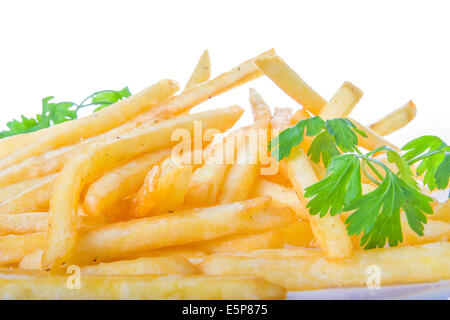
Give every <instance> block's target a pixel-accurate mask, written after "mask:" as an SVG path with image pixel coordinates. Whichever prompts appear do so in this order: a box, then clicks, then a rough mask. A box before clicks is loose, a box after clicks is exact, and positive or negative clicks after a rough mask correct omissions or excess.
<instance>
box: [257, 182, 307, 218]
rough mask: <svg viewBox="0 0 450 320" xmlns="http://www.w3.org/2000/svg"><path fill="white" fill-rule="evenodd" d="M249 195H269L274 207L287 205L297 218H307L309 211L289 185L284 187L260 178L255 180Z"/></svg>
mask: <svg viewBox="0 0 450 320" xmlns="http://www.w3.org/2000/svg"><path fill="white" fill-rule="evenodd" d="M251 196H253V197H271V198H272V203H271V206H272V207H275V208H284V207H288V208H290V209H291V210H292V211H294V212H295V213H296V214H297V217H298V218H302V219H305V220H308V219H309V212H308V211H307V210H306V208H305V207H304V206H303V204H302V203H301V201H300V200H299V199H298V197H297V194H296V193H295V190H294V189H293V188H291V187H285V186H282V185H280V184H277V183H274V182H270V181H268V180H266V179H263V178H260V179H258V181H257V182H256V184H255V186H254V188H253V190H252V192H251Z"/></svg>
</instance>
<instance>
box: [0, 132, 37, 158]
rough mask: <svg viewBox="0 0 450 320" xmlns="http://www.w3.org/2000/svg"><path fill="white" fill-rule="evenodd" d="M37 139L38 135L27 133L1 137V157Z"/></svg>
mask: <svg viewBox="0 0 450 320" xmlns="http://www.w3.org/2000/svg"><path fill="white" fill-rule="evenodd" d="M35 139H36V135H31V134H27V133H26V134H19V135H16V136H12V137H6V138H2V139H0V159H1V158H4V157H6V156H7V155H9V154H10V153H11V152H13V151H14V150H17V149H19V148H22V147H23V146H25V145H27V144H29V143H33V141H34V140H35Z"/></svg>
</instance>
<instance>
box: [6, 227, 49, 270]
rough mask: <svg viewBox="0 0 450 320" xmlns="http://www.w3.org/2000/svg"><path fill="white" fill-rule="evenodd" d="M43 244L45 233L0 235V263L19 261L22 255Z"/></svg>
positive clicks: (39, 247) (41, 246)
mask: <svg viewBox="0 0 450 320" xmlns="http://www.w3.org/2000/svg"><path fill="white" fill-rule="evenodd" d="M44 246H45V233H31V234H25V235H8V236H2V237H0V265H7V264H13V263H17V262H20V260H22V258H23V257H24V256H26V255H27V254H28V253H30V252H32V251H34V250H35V249H42V248H43V247H44Z"/></svg>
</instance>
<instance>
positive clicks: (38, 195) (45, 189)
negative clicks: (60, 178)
mask: <svg viewBox="0 0 450 320" xmlns="http://www.w3.org/2000/svg"><path fill="white" fill-rule="evenodd" d="M56 178H57V175H56V174H55V175H50V176H47V177H44V178H38V179H37V180H36V181H35V183H34V185H32V186H31V187H29V188H27V189H24V190H22V192H19V193H18V194H17V195H16V196H15V197H13V198H9V199H6V200H3V201H2V202H0V214H11V213H24V212H41V211H47V210H48V208H49V202H50V196H51V194H52V191H53V186H54V184H55V181H56Z"/></svg>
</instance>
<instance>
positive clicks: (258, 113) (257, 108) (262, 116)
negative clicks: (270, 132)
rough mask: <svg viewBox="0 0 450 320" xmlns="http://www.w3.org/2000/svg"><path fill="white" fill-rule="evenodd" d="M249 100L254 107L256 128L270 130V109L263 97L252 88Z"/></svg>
mask: <svg viewBox="0 0 450 320" xmlns="http://www.w3.org/2000/svg"><path fill="white" fill-rule="evenodd" d="M249 100H250V104H251V106H252V113H253V121H254V123H255V127H256V128H257V129H265V128H268V126H269V124H270V120H271V119H272V113H271V111H270V108H269V107H268V106H267V104H266V103H265V102H264V100H263V99H262V97H261V95H260V94H259V93H258V92H256V90H255V89H253V88H250V90H249ZM266 149H267V148H266Z"/></svg>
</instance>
